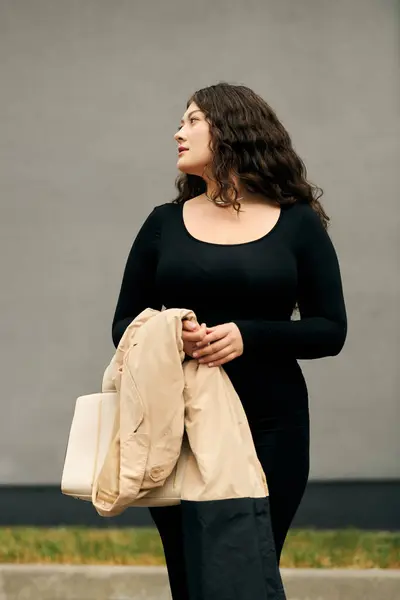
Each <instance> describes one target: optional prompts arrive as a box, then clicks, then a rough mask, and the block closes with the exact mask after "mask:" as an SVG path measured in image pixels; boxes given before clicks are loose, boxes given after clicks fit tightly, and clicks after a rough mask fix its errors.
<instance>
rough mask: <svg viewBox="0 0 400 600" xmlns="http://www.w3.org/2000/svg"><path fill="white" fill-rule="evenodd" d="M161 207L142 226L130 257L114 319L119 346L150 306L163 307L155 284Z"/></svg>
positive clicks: (116, 342) (113, 323)
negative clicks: (126, 330) (125, 334)
mask: <svg viewBox="0 0 400 600" xmlns="http://www.w3.org/2000/svg"><path fill="white" fill-rule="evenodd" d="M158 209H159V207H157V206H156V207H155V208H154V209H153V210H152V212H151V213H150V214H149V216H148V217H147V219H146V220H145V222H144V223H143V225H142V227H141V228H140V230H139V232H138V234H137V236H136V238H135V240H134V242H133V245H132V247H131V250H130V252H129V255H128V259H127V261H126V265H125V270H124V274H123V277H122V283H121V288H120V292H119V297H118V302H117V306H116V309H115V313H114V318H113V322H112V340H113V343H114V346H115V347H117V346H118V344H119V341H120V339H121V338H122V336H123V334H124V331H125V329H126V328H127V327H128V325H129V324H130V323H131V322H132V321H133V319H135V318H136V317H137V316H138V314H139V313H141V312H142V311H143V310H145V309H146V308H154V309H156V310H161V303H160V302H159V299H158V297H157V293H156V288H155V273H156V269H157V262H158V252H159V242H160V218H159V210H158Z"/></svg>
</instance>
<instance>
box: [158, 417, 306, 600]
mask: <svg viewBox="0 0 400 600" xmlns="http://www.w3.org/2000/svg"><path fill="white" fill-rule="evenodd" d="M252 434H253V440H254V445H255V447H256V451H257V455H258V458H259V460H260V462H261V464H262V467H263V469H264V473H265V476H266V478H267V483H268V488H269V501H270V510H271V525H272V531H273V536H274V542H275V549H276V555H277V559H278V562H279V561H280V557H281V553H282V548H283V544H284V542H285V538H286V535H287V533H288V531H289V528H290V525H291V523H292V521H293V518H294V516H295V514H296V511H297V509H298V507H299V504H300V501H301V499H302V497H303V494H304V491H305V488H306V485H307V480H308V474H309V464H310V463H309V448H310V432H309V422H308V420H306V421H305V422H304V423H301V424H292V425H286V426H285V425H282V424H281V425H279V426H276V427H274V428H271V427H269V428H268V429H255V428H254V427H253V428H252ZM180 509H181V507H180V506H179V505H178V506H167V507H157V508H150V509H149V510H150V513H151V516H152V519H153V521H154V523H155V525H156V527H157V529H158V531H159V534H160V537H161V541H162V544H163V548H164V554H165V560H166V565H167V570H168V577H169V583H170V587H171V593H172V598H173V600H190V599H189V595H188V591H187V586H186V575H185V562H184V554H183V544H182V539H183V532H182V524H181V512H180Z"/></svg>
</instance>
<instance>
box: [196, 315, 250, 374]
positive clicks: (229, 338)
mask: <svg viewBox="0 0 400 600" xmlns="http://www.w3.org/2000/svg"><path fill="white" fill-rule="evenodd" d="M197 347H198V350H196V351H195V352H194V354H193V358H196V359H198V361H199V363H201V364H203V363H204V364H207V365H208V366H209V367H219V366H220V365H223V364H225V363H227V362H229V361H231V360H233V359H234V358H237V357H238V356H241V355H242V354H243V339H242V334H241V333H240V330H239V327H238V326H237V325H236V323H223V324H222V325H216V326H215V327H207V329H206V335H205V337H204V338H203V340H202V341H201V342H198V346H197Z"/></svg>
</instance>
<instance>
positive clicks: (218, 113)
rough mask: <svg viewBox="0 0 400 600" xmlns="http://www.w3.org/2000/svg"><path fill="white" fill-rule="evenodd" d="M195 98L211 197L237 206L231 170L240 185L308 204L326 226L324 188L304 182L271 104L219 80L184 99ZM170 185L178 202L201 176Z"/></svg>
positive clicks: (202, 185) (193, 192)
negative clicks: (206, 139) (204, 127)
mask: <svg viewBox="0 0 400 600" xmlns="http://www.w3.org/2000/svg"><path fill="white" fill-rule="evenodd" d="M192 102H194V103H195V104H196V105H197V106H198V107H199V108H200V110H201V111H202V112H203V113H204V115H205V117H206V120H207V121H208V123H209V125H210V137H211V139H210V150H211V154H212V162H211V164H210V165H208V166H207V169H209V172H208V174H209V175H211V177H212V179H213V180H214V181H215V183H216V193H215V195H214V197H213V200H214V202H215V199H216V198H219V199H220V201H221V200H223V201H224V202H226V203H230V204H232V206H233V207H234V208H235V210H237V211H239V210H240V206H241V205H240V202H239V201H238V190H237V189H236V187H235V184H234V181H233V179H232V175H235V176H236V177H237V178H238V180H239V181H240V182H241V184H242V185H243V186H244V187H245V189H246V190H247V191H248V192H250V193H257V194H261V195H263V196H265V197H266V198H268V199H269V200H272V201H275V202H277V203H278V204H280V205H285V204H293V203H295V202H304V203H309V204H310V205H311V207H312V208H313V209H314V210H315V211H316V212H317V213H318V215H319V216H320V218H321V221H322V223H323V225H324V227H325V229H327V227H328V222H329V217H328V215H327V214H326V212H325V211H324V209H323V207H322V205H321V203H320V202H319V198H320V197H321V196H322V194H323V190H322V189H321V188H320V187H317V186H315V185H313V184H312V183H310V182H309V181H307V179H306V177H307V171H306V167H305V164H304V162H303V161H302V159H301V158H300V157H299V156H298V155H297V154H296V152H295V151H294V149H293V146H292V142H291V139H290V136H289V134H288V132H287V131H286V129H285V127H284V126H283V125H282V123H281V122H280V121H279V119H278V117H277V116H276V114H275V112H274V111H273V109H272V108H271V107H270V106H269V105H268V104H267V102H266V101H265V100H263V99H262V98H261V97H260V96H259V95H258V94H256V93H255V92H254V91H253V90H251V89H250V88H248V87H246V86H243V85H232V84H229V83H225V82H221V83H218V84H216V85H211V86H209V87H205V88H202V89H200V90H198V91H197V92H195V93H194V94H193V95H192V96H191V97H190V98H189V100H188V101H187V104H186V108H188V107H189V106H190V104H191V103H192ZM175 185H176V187H177V189H178V192H179V194H178V196H177V197H176V198H175V199H174V200H173V201H172V202H173V203H175V204H181V203H183V202H186V200H189V199H190V198H194V197H196V196H198V195H200V194H203V193H204V192H206V191H207V184H206V182H205V181H204V179H203V178H202V177H199V176H197V175H190V174H186V173H182V174H180V175H178V177H177V179H176V182H175Z"/></svg>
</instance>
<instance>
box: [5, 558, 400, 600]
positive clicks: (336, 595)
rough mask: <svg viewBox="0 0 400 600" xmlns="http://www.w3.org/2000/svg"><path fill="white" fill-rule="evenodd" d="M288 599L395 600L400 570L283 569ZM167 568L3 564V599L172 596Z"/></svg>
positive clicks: (158, 599)
mask: <svg viewBox="0 0 400 600" xmlns="http://www.w3.org/2000/svg"><path fill="white" fill-rule="evenodd" d="M282 577H283V581H284V584H285V589H286V593H287V598H288V600H395V598H400V570H399V571H395V570H383V569H382V570H381V569H369V570H359V571H354V570H347V569H282ZM170 598H171V596H170V593H169V585H168V578H167V573H166V569H165V568H164V567H125V566H115V567H114V566H110V567H109V566H97V565H77V566H75V565H48V566H47V565H8V564H0V600H170Z"/></svg>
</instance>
